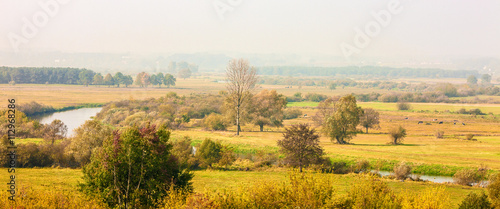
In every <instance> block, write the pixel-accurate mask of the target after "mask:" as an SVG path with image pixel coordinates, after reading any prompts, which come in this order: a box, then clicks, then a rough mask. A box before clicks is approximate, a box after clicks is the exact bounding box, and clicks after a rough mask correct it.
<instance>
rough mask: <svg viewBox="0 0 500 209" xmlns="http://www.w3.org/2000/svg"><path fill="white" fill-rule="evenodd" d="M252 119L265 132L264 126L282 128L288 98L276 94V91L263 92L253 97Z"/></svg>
mask: <svg viewBox="0 0 500 209" xmlns="http://www.w3.org/2000/svg"><path fill="white" fill-rule="evenodd" d="M252 103H253V104H255V105H254V106H253V108H252V109H253V111H252V112H253V113H252V116H251V117H252V119H253V122H254V123H255V125H258V126H259V127H260V131H263V130H264V125H271V126H277V127H279V126H282V125H283V109H285V107H286V103H287V101H286V97H285V96H283V95H282V94H278V93H276V90H272V91H268V90H262V91H261V92H259V93H258V94H256V95H255V96H253V97H252Z"/></svg>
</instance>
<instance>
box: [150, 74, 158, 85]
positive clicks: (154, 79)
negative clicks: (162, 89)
mask: <svg viewBox="0 0 500 209" xmlns="http://www.w3.org/2000/svg"><path fill="white" fill-rule="evenodd" d="M149 81H150V82H151V85H153V86H156V85H157V84H158V79H157V78H156V75H155V74H151V76H149Z"/></svg>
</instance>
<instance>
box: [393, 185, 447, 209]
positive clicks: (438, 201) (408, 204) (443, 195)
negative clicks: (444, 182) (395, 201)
mask: <svg viewBox="0 0 500 209" xmlns="http://www.w3.org/2000/svg"><path fill="white" fill-rule="evenodd" d="M399 195H400V197H401V199H402V201H401V205H402V208H403V209H413V208H432V209H448V208H452V207H451V204H450V195H449V194H448V193H447V192H446V190H445V188H444V187H430V188H427V189H424V190H423V191H421V192H409V191H406V192H403V193H400V194H399Z"/></svg>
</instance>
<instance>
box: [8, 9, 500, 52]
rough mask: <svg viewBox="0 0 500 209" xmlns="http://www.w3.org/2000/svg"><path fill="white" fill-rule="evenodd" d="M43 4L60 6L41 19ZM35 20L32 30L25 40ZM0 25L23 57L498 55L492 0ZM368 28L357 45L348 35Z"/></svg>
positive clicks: (13, 15)
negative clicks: (349, 51) (381, 16)
mask: <svg viewBox="0 0 500 209" xmlns="http://www.w3.org/2000/svg"><path fill="white" fill-rule="evenodd" d="M47 2H49V3H50V2H52V3H54V2H57V5H59V7H60V8H59V9H57V10H56V11H55V12H53V13H52V14H49V13H47V12H44V9H43V8H42V6H40V5H39V4H43V3H47ZM391 2H392V3H391ZM394 2H395V3H394ZM63 3H64V4H63ZM397 3H399V6H398V7H396V8H397V9H398V11H399V12H397V14H394V13H391V12H390V11H389V9H388V7H390V5H391V4H397ZM214 5H218V7H217V8H219V10H217V9H216V8H215V6H214ZM54 8H55V7H54V6H49V10H55V9H54ZM224 9H226V10H224ZM384 11H387V12H388V13H389V14H390V15H391V18H390V21H386V22H384V24H385V25H382V24H380V23H377V22H376V21H377V19H376V18H375V17H374V16H373V15H372V14H371V13H373V12H376V13H384ZM44 15H45V16H44ZM51 15H53V16H51ZM34 17H35V19H37V21H38V23H37V24H38V26H36V25H35V26H34V28H35V29H36V30H37V31H36V32H33V31H31V33H27V34H28V36H26V34H24V35H23V28H24V30H25V32H26V30H27V29H26V25H30V24H32V23H33V18H34ZM221 17H222V18H221ZM23 18H25V19H26V20H28V22H30V23H25V22H23ZM0 20H1V23H2V24H1V25H0V50H2V51H7V52H12V53H14V49H13V47H12V43H13V42H16V41H11V39H13V37H16V38H17V39H15V40H17V42H16V43H17V44H18V49H19V51H21V52H23V51H38V50H44V51H63V52H118V53H122V52H130V53H193V52H243V53H295V54H326V55H338V56H342V55H343V52H342V50H341V47H340V46H341V44H342V43H345V44H347V45H349V46H353V47H356V48H357V49H358V50H357V51H356V52H355V53H354V54H353V56H406V57H412V56H466V57H469V56H472V57H474V56H476V57H477V56H489V57H496V58H499V57H500V1H498V0H480V1H471V0H440V1H435V0H432V1H431V0H422V1H417V0H413V1H408V0H401V1H385V0H384V1H373V0H362V1H361V0H358V1H356V0H354V1H327V0H308V1H306V0H301V1H298V0H141V1H139V0H134V1H131V0H105V1H103V0H64V1H62V0H61V2H58V1H56V0H0ZM374 23H376V25H378V26H379V30H377V28H376V27H377V26H375V25H374ZM370 24H371V26H372V28H371V29H372V32H373V34H372V36H371V37H369V41H368V42H367V43H366V42H365V43H364V46H362V47H357V46H356V45H355V43H354V38H355V37H356V31H355V29H356V28H359V29H360V30H361V31H365V26H367V25H370ZM27 28H30V27H27ZM20 37H21V38H20ZM365 38H366V37H365ZM20 40H21V41H20ZM344 46H346V45H344ZM358 46H360V45H358Z"/></svg>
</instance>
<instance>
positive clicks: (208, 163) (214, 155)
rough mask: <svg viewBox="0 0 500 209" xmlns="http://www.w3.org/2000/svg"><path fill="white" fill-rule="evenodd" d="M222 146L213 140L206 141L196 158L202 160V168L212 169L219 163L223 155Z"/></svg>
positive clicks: (197, 152)
mask: <svg viewBox="0 0 500 209" xmlns="http://www.w3.org/2000/svg"><path fill="white" fill-rule="evenodd" d="M222 147H223V146H222V144H221V143H220V142H214V141H212V140H211V139H205V140H203V142H202V143H201V145H200V148H199V149H198V150H197V151H196V157H198V158H199V159H200V162H201V166H203V167H212V165H213V164H214V163H217V162H219V160H220V159H221V157H222V155H221V153H222Z"/></svg>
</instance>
